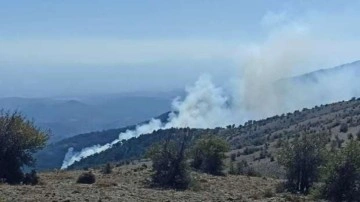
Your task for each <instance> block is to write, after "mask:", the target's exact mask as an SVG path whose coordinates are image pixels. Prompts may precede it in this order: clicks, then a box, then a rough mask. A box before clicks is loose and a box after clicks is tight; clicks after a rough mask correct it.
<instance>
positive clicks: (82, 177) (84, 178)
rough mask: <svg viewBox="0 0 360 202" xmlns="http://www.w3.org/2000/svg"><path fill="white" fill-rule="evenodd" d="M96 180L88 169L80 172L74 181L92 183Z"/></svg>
mask: <svg viewBox="0 0 360 202" xmlns="http://www.w3.org/2000/svg"><path fill="white" fill-rule="evenodd" d="M95 181H96V178H95V175H94V174H93V173H92V172H91V171H90V172H86V173H82V174H81V175H80V176H79V178H78V179H77V181H76V183H79V184H94V183H95Z"/></svg>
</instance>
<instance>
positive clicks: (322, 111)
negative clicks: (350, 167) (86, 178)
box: [71, 98, 360, 177]
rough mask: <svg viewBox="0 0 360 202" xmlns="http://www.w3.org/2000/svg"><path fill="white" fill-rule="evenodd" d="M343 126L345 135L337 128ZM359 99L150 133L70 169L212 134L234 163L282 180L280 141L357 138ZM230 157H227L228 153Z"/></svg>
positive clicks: (133, 156) (140, 154)
mask: <svg viewBox="0 0 360 202" xmlns="http://www.w3.org/2000/svg"><path fill="white" fill-rule="evenodd" d="M341 125H346V126H347V128H348V130H347V131H346V132H341V131H340V126H341ZM359 131H360V99H355V98H353V99H351V100H349V101H342V102H337V103H333V104H326V105H321V106H316V107H314V108H312V109H306V108H304V109H303V110H301V111H299V110H298V111H295V112H293V113H288V114H282V115H277V116H274V117H270V118H267V119H263V120H259V121H252V120H250V121H248V122H246V123H245V124H243V125H240V126H235V125H231V126H228V127H227V128H216V129H190V130H184V129H168V130H159V131H154V132H153V133H152V134H146V135H141V136H140V137H138V138H132V139H129V140H127V141H124V142H123V143H122V144H117V145H115V146H114V147H113V148H111V149H109V150H107V151H105V152H102V153H99V154H96V155H93V156H90V157H88V158H85V159H83V160H81V161H80V162H77V163H75V164H74V165H73V166H71V168H72V169H74V168H85V167H92V166H95V165H99V164H104V163H107V162H118V161H125V160H132V159H140V158H142V157H143V155H144V153H145V152H146V150H147V149H148V148H149V147H150V146H151V145H153V144H155V143H158V142H160V141H162V140H164V139H165V138H167V137H168V135H170V134H179V135H180V134H183V133H184V132H189V134H190V135H192V136H193V137H194V139H196V138H198V137H200V136H201V135H203V134H214V135H217V136H220V137H223V138H224V139H226V140H227V141H228V142H229V143H230V145H231V148H232V151H231V152H230V153H231V154H234V155H236V160H237V161H241V160H246V161H248V162H249V163H250V165H251V166H253V167H254V168H255V169H256V170H257V171H259V172H260V173H261V174H263V175H266V176H272V177H282V174H283V173H282V170H281V169H279V166H278V165H277V163H276V161H275V160H274V159H275V157H276V151H277V149H278V148H279V147H280V146H281V142H282V141H285V140H287V139H290V138H293V137H295V136H299V135H301V134H308V133H318V134H321V135H326V136H328V139H329V144H340V145H341V143H342V142H343V141H345V140H346V139H348V138H350V137H352V138H356V136H360V133H359ZM229 156H230V154H229Z"/></svg>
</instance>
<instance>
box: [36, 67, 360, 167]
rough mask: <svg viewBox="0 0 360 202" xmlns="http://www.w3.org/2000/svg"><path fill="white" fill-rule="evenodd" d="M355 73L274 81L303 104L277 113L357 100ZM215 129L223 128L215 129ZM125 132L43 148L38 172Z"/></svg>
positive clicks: (354, 70)
mask: <svg viewBox="0 0 360 202" xmlns="http://www.w3.org/2000/svg"><path fill="white" fill-rule="evenodd" d="M359 69H360V63H359V62H354V63H349V64H346V65H341V66H338V67H335V68H330V69H325V70H321V71H316V72H312V73H308V74H305V75H301V76H298V77H294V78H290V79H285V80H280V81H278V82H277V83H275V86H277V85H279V83H281V82H286V86H291V88H292V89H294V91H292V92H293V93H294V94H293V98H294V99H295V98H297V97H296V96H299V95H303V97H300V98H302V99H303V100H302V101H303V102H299V100H293V101H291V102H290V101H289V100H288V101H289V102H290V103H294V104H297V105H293V106H291V107H292V108H282V110H279V111H278V112H279V113H283V112H290V111H291V110H290V109H293V110H297V109H302V108H303V107H309V106H310V107H313V106H315V105H320V104H326V103H331V102H334V101H340V100H346V99H350V98H351V97H358V96H360V92H359V91H358V88H357V86H359V85H358V83H359V81H358V80H357V76H358V75H359V73H358V72H359ZM336 79H337V80H336ZM339 79H341V80H339ZM330 81H336V82H337V83H336V84H338V85H339V86H335V87H334V88H333V89H329V88H326V89H325V88H323V87H324V86H325V83H326V82H330ZM350 84H351V86H350ZM201 87H205V86H201ZM200 89H202V88H200ZM299 89H300V90H302V91H301V93H302V94H300V93H299V92H300V91H296V90H299ZM340 89H342V90H341V91H339V90H340ZM322 91H326V92H328V93H330V94H329V95H331V97H326V96H324V94H321V92H322ZM214 92H215V93H216V91H214ZM214 92H213V91H210V92H207V91H206V93H205V94H203V95H212V93H214ZM188 96H189V95H188ZM288 96H289V94H286V99H288V98H289V97H288ZM298 98H299V97H298ZM185 101H186V98H185ZM300 101H301V100H300ZM196 106H198V105H196ZM200 106H201V105H200ZM209 107H210V106H209ZM220 109H222V108H220ZM285 109H289V110H288V111H284V110H285ZM210 111H211V110H210ZM180 113H181V111H180ZM197 113H198V112H197ZM193 115H195V114H193ZM197 115H199V117H201V114H197ZM211 115H212V114H211ZM176 116H177V115H176ZM192 118H194V117H192ZM195 118H196V117H195ZM211 118H213V117H211ZM215 118H216V117H215ZM263 118H265V117H263ZM187 119H188V118H185V120H187ZM161 120H162V121H161V123H164V124H166V121H165V120H166V118H165V119H164V118H162V119H161ZM234 120H235V121H234V122H232V123H231V122H229V124H233V123H236V124H242V123H244V122H243V119H242V120H241V119H238V120H236V119H234ZM168 121H169V120H168ZM232 121H233V120H232ZM245 121H248V120H245ZM194 122H195V123H196V121H194ZM224 123H226V122H224ZM140 125H142V124H140ZM145 125H146V124H145ZM219 126H224V125H219ZM215 127H216V126H215ZM194 128H197V127H194ZM200 128H208V127H200ZM127 129H133V130H134V129H135V128H134V126H132V127H130V128H122V129H115V130H109V131H103V132H97V133H89V134H83V135H80V136H74V137H73V138H71V139H68V140H64V141H61V142H58V143H55V144H52V145H50V146H49V147H48V148H46V149H45V150H44V152H40V154H39V155H38V158H39V164H40V168H41V169H46V168H54V167H59V166H60V164H61V161H60V159H61V158H63V157H64V156H65V153H66V151H67V149H68V148H70V147H73V148H74V152H77V151H81V150H82V149H84V148H87V147H91V146H93V145H97V144H99V145H105V144H106V143H109V142H112V141H113V140H115V139H117V138H118V136H119V134H120V133H123V132H126V130H127ZM158 129H161V127H156V128H155V129H150V130H148V133H151V132H152V131H153V130H158ZM164 129H166V128H164ZM145 133H146V132H145ZM165 133H166V132H165ZM138 135H140V134H138ZM86 137H89V138H86ZM90 137H91V138H90ZM132 141H134V140H132ZM116 148H117V147H116ZM135 150H136V149H135ZM140 150H141V151H143V149H140ZM111 151H114V150H109V151H106V152H104V154H106V153H111ZM118 151H119V150H118ZM134 152H135V153H137V152H138V151H137V152H136V151H134ZM95 153H96V152H95ZM101 155H102V154H101ZM101 155H100V156H101ZM121 155H123V154H121ZM55 156H56V159H58V160H57V161H56V162H54V163H52V165H44V164H42V162H44V161H43V159H55ZM59 156H60V157H59ZM125 156H126V155H125ZM137 157H138V156H137ZM94 158H96V157H91V158H90V159H94ZM104 159H105V160H109V159H107V158H104ZM118 160H119V159H118ZM89 161H90V160H89ZM95 161H96V162H103V161H100V160H99V159H97V160H95ZM85 162H87V160H85ZM91 162H93V161H91Z"/></svg>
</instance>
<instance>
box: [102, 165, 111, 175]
mask: <svg viewBox="0 0 360 202" xmlns="http://www.w3.org/2000/svg"><path fill="white" fill-rule="evenodd" d="M102 172H103V173H104V174H111V173H112V166H111V164H110V163H107V164H106V165H105V166H104V168H103V170H102Z"/></svg>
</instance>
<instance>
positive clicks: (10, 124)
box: [0, 112, 49, 184]
mask: <svg viewBox="0 0 360 202" xmlns="http://www.w3.org/2000/svg"><path fill="white" fill-rule="evenodd" d="M48 137H49V134H48V132H46V131H42V130H41V129H39V128H38V127H36V126H35V125H34V123H33V122H31V121H28V120H26V118H25V117H24V116H22V115H21V114H20V113H18V112H14V113H9V112H6V113H5V112H0V179H5V181H6V182H7V183H10V184H17V183H20V182H21V181H22V180H23V178H24V174H23V172H22V167H23V166H29V167H31V166H33V165H34V164H35V159H34V158H33V157H32V154H33V153H34V152H36V151H38V150H39V149H41V148H43V147H44V146H45V144H46V141H47V139H48Z"/></svg>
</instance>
